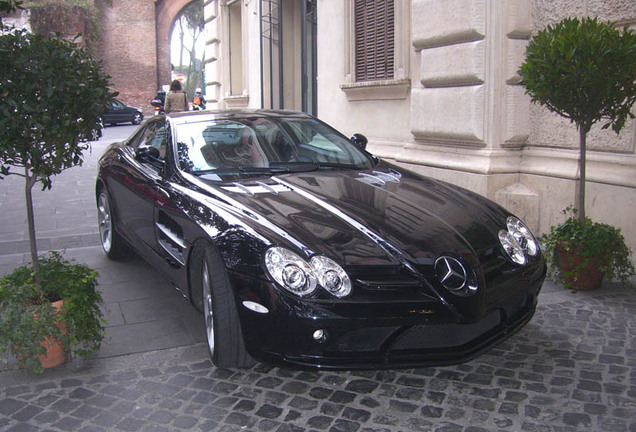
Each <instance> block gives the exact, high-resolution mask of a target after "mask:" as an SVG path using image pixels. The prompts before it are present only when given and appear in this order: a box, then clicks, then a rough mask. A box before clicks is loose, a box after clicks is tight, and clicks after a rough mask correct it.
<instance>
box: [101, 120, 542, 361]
mask: <svg viewBox="0 0 636 432" xmlns="http://www.w3.org/2000/svg"><path fill="white" fill-rule="evenodd" d="M365 146H366V138H364V136H362V135H357V134H356V135H354V137H353V138H351V139H347V138H346V137H345V136H343V135H342V134H340V133H339V132H337V131H336V130H334V129H333V128H331V127H330V126H328V125H326V124H325V123H323V122H321V121H319V120H318V119H316V118H314V117H311V116H309V115H306V114H303V113H298V112H284V111H262V110H260V111H258V110H257V111H233V112H232V111H229V112H216V113H215V112H209V111H206V112H189V113H179V114H174V115H171V116H169V117H167V116H155V117H153V118H151V119H149V120H147V121H146V122H145V123H144V124H143V125H142V126H141V127H140V128H139V129H138V130H137V131H136V132H135V134H134V135H133V136H131V137H130V138H129V139H128V140H127V141H124V142H121V143H116V144H112V145H111V146H110V147H109V148H108V149H107V150H106V152H105V153H104V155H103V156H102V157H101V159H100V169H99V174H98V178H97V186H96V195H97V205H98V213H99V228H100V233H101V241H102V245H103V248H104V250H105V252H106V254H107V255H108V256H109V257H112V258H119V257H122V256H124V255H125V252H126V250H127V249H128V248H129V247H132V248H133V249H134V250H135V251H136V252H137V253H138V254H140V255H141V256H142V257H143V258H144V259H146V260H147V261H148V262H149V263H151V264H152V265H153V266H155V267H156V268H157V269H159V270H161V271H162V272H163V273H164V274H165V275H166V276H167V277H168V278H169V279H170V280H171V281H172V282H173V283H174V284H175V285H176V286H177V287H179V288H180V289H181V290H182V291H183V293H184V294H185V295H186V296H187V297H188V298H189V299H190V300H191V302H192V304H193V305H194V306H195V307H196V308H197V309H198V310H200V311H202V312H203V315H204V322H205V326H206V330H207V338H208V344H209V348H210V355H211V357H212V360H213V362H214V363H215V364H216V365H218V366H223V367H245V366H249V365H251V364H252V363H253V362H254V359H256V360H260V361H265V362H273V363H284V364H288V365H296V366H299V367H317V368H338V369H340V368H345V369H355V368H385V367H413V366H421V365H439V364H448V363H458V362H462V361H466V360H468V359H471V358H473V357H475V356H476V355H478V354H480V353H481V352H483V351H484V350H486V349H488V348H490V347H492V346H493V345H495V344H497V343H499V342H501V341H502V340H504V339H505V338H507V337H508V336H510V335H511V334H513V333H514V332H515V331H517V330H519V329H520V328H521V327H523V326H524V325H525V324H526V323H527V322H528V321H529V320H530V319H531V317H532V315H533V314H534V311H535V307H536V304H537V296H538V294H539V290H540V289H541V285H542V283H543V280H544V277H545V270H546V267H545V263H544V260H543V257H542V255H541V252H540V250H539V246H538V243H537V241H536V240H535V239H534V237H533V236H532V234H531V233H530V231H529V230H528V228H527V227H526V226H525V225H524V224H523V223H522V222H521V221H520V220H519V219H517V218H516V217H514V216H513V215H511V214H510V213H508V212H507V211H506V210H504V209H503V208H501V207H499V206H498V205H496V204H494V203H493V202H491V201H489V200H487V199H485V198H483V197H481V196H479V195H477V194H475V193H472V192H469V191H467V190H464V189H461V188H458V187H456V186H452V185H450V184H446V183H443V182H440V181H436V180H433V179H430V178H427V177H423V176H420V175H417V174H414V173H412V172H409V171H407V170H406V169H404V168H401V167H398V166H395V165H392V164H390V163H387V162H385V161H382V160H380V159H378V158H376V157H374V156H373V155H371V154H370V153H368V152H367V151H366V150H365Z"/></svg>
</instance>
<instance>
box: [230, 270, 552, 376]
mask: <svg viewBox="0 0 636 432" xmlns="http://www.w3.org/2000/svg"><path fill="white" fill-rule="evenodd" d="M230 279H231V281H232V285H233V287H234V289H235V293H236V300H237V308H238V311H239V316H240V319H241V326H242V331H243V337H244V340H245V343H246V347H247V350H248V352H249V353H250V354H251V355H252V356H253V357H254V358H256V359H258V360H261V361H264V362H267V363H274V364H285V365H291V366H296V367H300V368H318V369H370V368H373V369H376V368H400V367H419V366H439V365H446V364H456V363H462V362H465V361H468V360H470V359H472V358H474V357H476V356H478V355H479V354H481V353H483V352H484V351H486V350H488V349H490V348H492V347H493V346H495V345H497V344H499V343H500V342H502V341H503V340H505V339H507V338H508V337H509V336H511V335H512V334H514V333H515V332H516V331H518V330H519V329H521V328H522V327H523V326H524V325H526V324H527V323H528V322H529V321H530V319H531V318H532V316H533V315H534V312H535V309H536V305H537V297H538V293H539V291H540V289H541V285H542V282H543V279H542V278H541V280H538V281H537V282H536V283H534V284H533V285H532V286H529V287H526V288H525V289H523V290H522V291H520V292H517V293H515V294H514V295H512V296H511V297H509V298H507V299H506V300H505V301H502V302H500V303H498V304H497V307H495V308H492V309H491V310H489V311H487V312H486V313H484V314H483V315H482V316H481V317H480V318H479V319H477V320H474V321H472V322H467V321H465V320H462V319H461V318H458V316H457V315H455V314H453V313H452V312H451V311H449V310H447V309H446V308H445V307H444V306H443V305H441V303H440V302H439V301H435V300H433V299H430V300H427V301H421V302H412V301H410V302H403V301H395V300H393V301H387V302H377V303H376V302H372V303H355V302H347V301H328V302H327V301H325V302H320V301H312V300H302V299H298V298H295V297H292V296H288V295H285V294H281V293H280V292H279V291H278V290H277V289H276V288H275V287H273V286H272V285H271V284H269V283H267V282H263V281H260V280H255V279H251V278H245V277H243V276H241V275H239V274H232V273H231V274H230ZM246 300H248V301H255V302H257V303H260V304H263V305H264V306H266V307H267V309H268V312H267V313H256V312H254V311H252V310H249V309H248V308H246V307H245V306H243V302H244V301H246ZM316 332H318V333H316ZM318 336H320V337H318Z"/></svg>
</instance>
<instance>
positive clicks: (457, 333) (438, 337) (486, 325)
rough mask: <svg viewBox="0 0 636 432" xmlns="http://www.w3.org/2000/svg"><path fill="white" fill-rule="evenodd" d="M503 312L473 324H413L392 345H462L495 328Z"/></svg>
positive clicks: (493, 313)
mask: <svg viewBox="0 0 636 432" xmlns="http://www.w3.org/2000/svg"><path fill="white" fill-rule="evenodd" d="M500 322H501V314H500V313H499V312H498V311H495V312H492V313H491V314H489V315H487V316H486V317H485V318H483V319H481V320H480V321H478V322H476V323H473V324H448V323H447V324H439V325H435V324H433V325H430V324H426V325H417V326H413V327H411V328H410V329H408V330H407V331H405V332H404V333H403V334H402V335H400V336H399V337H398V338H397V339H396V341H395V343H394V344H393V345H392V346H391V350H409V349H427V348H451V347H460V346H462V345H465V344H466V343H468V342H471V341H472V340H474V339H477V338H478V337H479V336H481V335H483V334H485V333H487V332H488V331H490V330H492V329H493V328H495V327H496V326H497V325H499V323H500Z"/></svg>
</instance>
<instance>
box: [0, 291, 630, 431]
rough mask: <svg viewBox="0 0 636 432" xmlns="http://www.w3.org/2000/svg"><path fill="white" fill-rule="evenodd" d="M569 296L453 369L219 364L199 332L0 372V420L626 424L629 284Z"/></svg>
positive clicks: (517, 427)
mask: <svg viewBox="0 0 636 432" xmlns="http://www.w3.org/2000/svg"><path fill="white" fill-rule="evenodd" d="M567 294H569V300H567V301H563V302H554V303H548V304H542V305H540V307H539V309H538V311H537V314H536V316H535V318H534V319H533V320H532V322H531V323H530V324H529V325H528V326H527V327H525V328H524V329H523V330H522V331H521V332H520V333H518V334H517V335H515V336H513V337H512V338H511V339H509V340H508V341H506V342H504V343H503V344H501V345H500V346H499V347H497V348H495V349H493V350H492V351H490V352H488V353H487V354H485V355H482V356H481V357H479V358H477V359H475V360H473V361H471V362H468V363H465V364H462V365H457V366H449V367H437V368H422V369H406V370H386V371H363V372H330V371H319V372H313V371H311V372H307V371H298V370H291V369H282V368H276V367H271V366H266V365H257V366H255V367H253V368H251V369H248V370H227V369H218V368H215V367H213V366H212V364H211V363H210V361H209V359H208V355H207V352H206V346H205V344H202V343H198V344H194V345H190V346H186V347H179V348H171V349H166V350H156V351H152V352H148V353H142V354H133V355H128V356H121V357H115V358H105V359H96V360H89V361H78V362H74V363H70V364H67V365H65V366H62V367H60V368H57V369H55V370H50V371H46V372H45V373H44V374H43V375H41V376H32V375H28V374H25V373H23V372H19V371H7V372H3V373H0V387H1V388H2V390H1V391H0V430H3V431H31V430H49V431H74V430H86V431H110V430H121V431H185V430H192V431H194V430H200V431H227V432H229V431H280V432H286V431H292V432H293V431H334V432H335V431H342V432H349V431H351V432H354V431H360V432H392V431H435V432H492V431H496V432H499V431H501V432H504V431H506V432H509V431H528V432H535V431H541V432H543V431H545V432H552V431H553V432H574V431H602V432H612V431H616V432H619V431H620V432H624V431H628V432H634V431H636V339H635V338H634V337H633V335H634V334H635V333H636V291H635V290H634V289H630V288H628V287H617V286H614V287H610V288H608V289H607V291H606V292H605V293H603V292H602V291H601V292H597V293H594V294H587V293H567Z"/></svg>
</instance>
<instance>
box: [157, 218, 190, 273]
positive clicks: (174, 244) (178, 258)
mask: <svg viewBox="0 0 636 432" xmlns="http://www.w3.org/2000/svg"><path fill="white" fill-rule="evenodd" d="M155 226H156V227H157V240H158V242H159V245H160V246H161V247H162V248H163V250H164V251H166V252H167V253H168V255H170V257H172V258H173V259H174V261H175V262H174V263H173V264H177V265H184V264H185V259H184V256H183V254H184V251H185V248H186V243H185V240H184V238H183V231H182V230H181V227H180V226H179V225H178V224H176V223H175V222H174V221H173V220H172V219H170V218H169V217H167V216H166V215H165V214H164V213H159V217H158V219H157V223H156V224H155Z"/></svg>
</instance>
